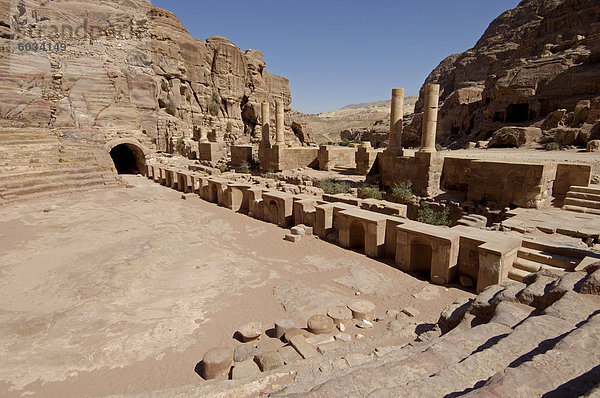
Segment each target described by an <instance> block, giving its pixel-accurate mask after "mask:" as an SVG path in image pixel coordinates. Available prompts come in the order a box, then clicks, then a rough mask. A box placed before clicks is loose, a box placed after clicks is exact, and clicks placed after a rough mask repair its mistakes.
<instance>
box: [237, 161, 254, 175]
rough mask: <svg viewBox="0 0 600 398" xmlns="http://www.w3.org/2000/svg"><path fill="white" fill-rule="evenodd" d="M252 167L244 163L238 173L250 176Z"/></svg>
mask: <svg viewBox="0 0 600 398" xmlns="http://www.w3.org/2000/svg"><path fill="white" fill-rule="evenodd" d="M250 170H251V166H250V163H248V162H244V163H242V164H241V165H240V167H239V169H238V172H240V173H243V174H250Z"/></svg>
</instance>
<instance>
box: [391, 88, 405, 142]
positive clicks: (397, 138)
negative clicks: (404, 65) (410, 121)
mask: <svg viewBox="0 0 600 398" xmlns="http://www.w3.org/2000/svg"><path fill="white" fill-rule="evenodd" d="M403 118H404V89H403V88H395V89H393V90H392V105H391V115H390V143H389V148H390V149H392V150H395V151H400V150H401V148H402V121H403Z"/></svg>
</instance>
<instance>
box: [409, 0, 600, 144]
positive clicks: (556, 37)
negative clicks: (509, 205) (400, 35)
mask: <svg viewBox="0 0 600 398" xmlns="http://www.w3.org/2000/svg"><path fill="white" fill-rule="evenodd" d="M425 83H426V84H427V83H439V84H440V86H441V92H440V99H441V100H442V101H443V106H442V107H441V109H440V115H439V125H438V136H439V139H440V140H441V141H442V143H444V144H448V143H451V142H453V141H459V142H460V141H465V140H466V139H467V137H468V139H470V140H471V141H476V140H477V139H478V138H486V137H487V138H489V137H490V136H491V133H493V132H494V131H496V130H498V129H500V128H502V127H504V126H507V125H516V126H528V125H531V124H533V123H535V122H538V123H541V122H542V121H543V120H544V118H545V117H546V116H547V115H550V114H552V112H554V111H555V110H557V109H565V110H566V111H565V114H566V115H565V114H562V116H561V117H560V118H558V115H553V117H552V118H551V119H552V120H547V123H545V126H544V127H547V128H553V127H558V125H559V124H563V125H564V126H567V127H575V128H578V129H581V130H582V131H584V132H587V133H589V131H590V130H591V128H592V126H593V125H594V124H595V123H596V122H597V121H598V119H599V115H598V113H599V112H598V107H596V109H594V103H597V102H598V101H599V100H598V98H597V97H598V96H600V3H598V1H596V0H524V1H522V2H521V3H520V4H519V6H518V7H516V8H515V9H512V10H509V11H506V12H505V13H503V14H502V15H501V16H499V17H498V18H497V19H496V20H494V21H493V22H492V23H491V24H490V26H489V27H488V29H487V30H486V32H485V33H484V35H483V37H482V38H481V39H480V40H479V41H478V42H477V44H476V45H475V47H473V48H472V49H470V50H468V51H466V52H464V53H462V54H454V55H451V56H449V57H448V58H446V59H445V60H443V61H442V62H441V63H440V65H439V66H438V67H437V68H436V69H435V70H434V71H433V72H432V73H431V74H430V75H429V77H428V78H427V79H426V81H425ZM594 98H596V99H595V100H594ZM423 101H424V97H423V89H421V95H420V97H419V101H418V102H417V105H416V111H417V112H420V111H421V110H422V108H423ZM567 112H568V113H567Z"/></svg>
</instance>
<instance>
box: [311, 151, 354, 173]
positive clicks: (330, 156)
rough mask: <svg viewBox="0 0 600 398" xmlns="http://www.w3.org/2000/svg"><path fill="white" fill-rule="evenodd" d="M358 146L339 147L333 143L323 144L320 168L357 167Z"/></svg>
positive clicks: (320, 153) (320, 154)
mask: <svg viewBox="0 0 600 398" xmlns="http://www.w3.org/2000/svg"><path fill="white" fill-rule="evenodd" d="M356 150H357V149H356V147H338V146H333V145H321V146H320V147H319V168H320V169H321V170H326V171H329V170H332V169H334V168H336V167H343V168H351V169H353V168H355V167H356V155H355V154H356Z"/></svg>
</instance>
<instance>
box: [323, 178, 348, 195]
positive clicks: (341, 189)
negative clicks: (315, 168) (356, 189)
mask: <svg viewBox="0 0 600 398" xmlns="http://www.w3.org/2000/svg"><path fill="white" fill-rule="evenodd" d="M319 188H321V189H322V190H323V192H325V193H326V194H328V195H336V194H338V193H348V192H349V191H350V184H348V183H347V182H342V181H336V180H332V179H329V178H328V179H325V180H321V181H319Z"/></svg>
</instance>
